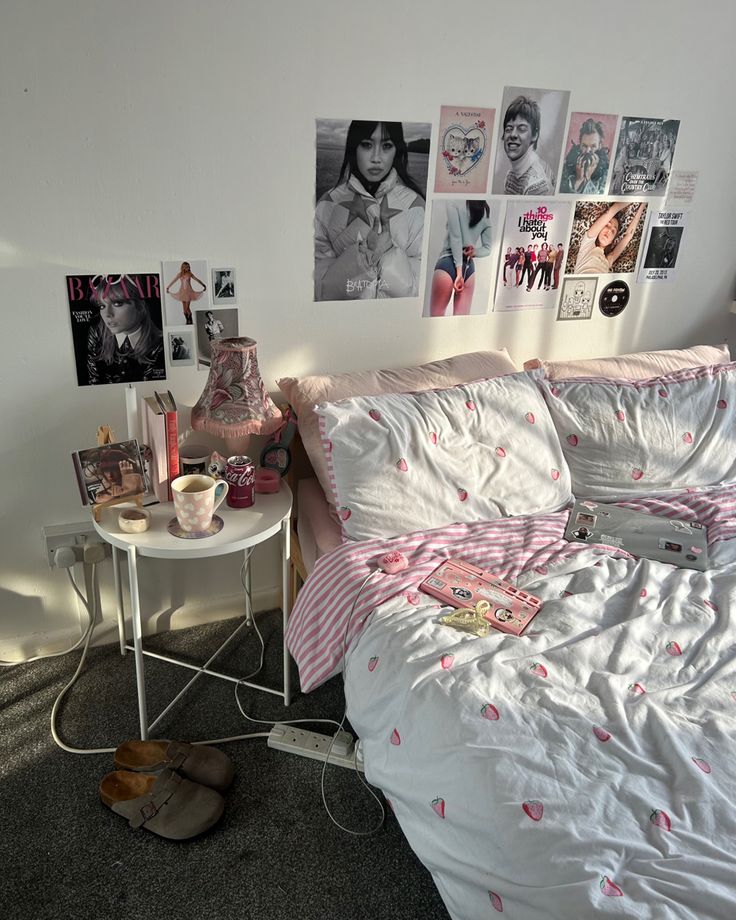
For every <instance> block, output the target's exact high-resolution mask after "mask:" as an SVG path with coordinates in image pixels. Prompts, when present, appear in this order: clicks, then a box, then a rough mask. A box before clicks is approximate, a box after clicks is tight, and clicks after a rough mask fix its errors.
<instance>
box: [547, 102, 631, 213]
mask: <svg viewBox="0 0 736 920" xmlns="http://www.w3.org/2000/svg"><path fill="white" fill-rule="evenodd" d="M617 124H618V115H601V114H599V113H595V112H571V113H570V124H569V126H568V129H567V146H566V148H565V159H564V160H563V162H562V176H561V178H560V194H562V195H604V194H605V192H606V186H607V185H608V172H609V166H610V159H611V148H612V147H613V141H614V138H615V136H616V126H617Z"/></svg>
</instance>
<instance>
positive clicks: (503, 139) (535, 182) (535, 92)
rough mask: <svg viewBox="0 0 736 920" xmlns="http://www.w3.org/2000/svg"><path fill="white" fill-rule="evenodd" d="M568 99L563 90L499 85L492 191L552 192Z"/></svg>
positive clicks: (557, 172)
mask: <svg viewBox="0 0 736 920" xmlns="http://www.w3.org/2000/svg"><path fill="white" fill-rule="evenodd" d="M569 102H570V93H569V92H568V91H567V90H557V89H528V88H524V87H520V86H507V87H505V89H504V91H503V103H502V105H501V108H500V110H499V116H500V118H499V120H498V131H499V134H500V137H499V142H498V145H497V146H496V162H495V165H494V168H493V183H492V191H493V194H494V195H535V196H539V197H544V196H546V195H554V193H555V189H556V187H557V179H558V177H559V168H560V156H561V152H562V144H563V138H564V136H565V122H566V120H567V108H568V105H569Z"/></svg>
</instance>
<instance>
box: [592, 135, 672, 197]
mask: <svg viewBox="0 0 736 920" xmlns="http://www.w3.org/2000/svg"><path fill="white" fill-rule="evenodd" d="M679 130H680V122H679V121H674V120H672V119H668V120H665V119H663V118H631V117H626V118H622V119H621V131H620V133H619V136H618V144H617V145H616V159H615V160H614V163H613V175H612V178H611V190H610V193H609V194H611V195H663V194H664V192H665V190H666V188H667V182H668V180H669V177H670V172H671V171H672V160H673V158H674V155H675V144H676V143H677V134H678V132H679Z"/></svg>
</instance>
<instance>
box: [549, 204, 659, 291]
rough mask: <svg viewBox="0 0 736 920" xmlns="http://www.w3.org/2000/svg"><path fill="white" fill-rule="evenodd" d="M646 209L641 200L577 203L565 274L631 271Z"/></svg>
mask: <svg viewBox="0 0 736 920" xmlns="http://www.w3.org/2000/svg"><path fill="white" fill-rule="evenodd" d="M646 212H647V204H646V202H644V201H578V202H576V204H575V219H574V221H573V224H572V232H571V234H570V243H569V246H568V254H567V264H566V266H565V274H566V275H607V274H611V273H612V272H616V273H619V272H633V271H634V269H635V268H636V259H637V256H638V255H639V245H640V243H641V236H642V230H643V228H644V218H645V216H646Z"/></svg>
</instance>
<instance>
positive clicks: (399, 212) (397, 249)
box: [314, 118, 432, 302]
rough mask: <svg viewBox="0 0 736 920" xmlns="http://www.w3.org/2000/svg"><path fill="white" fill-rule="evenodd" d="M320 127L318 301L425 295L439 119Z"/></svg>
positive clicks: (329, 122) (323, 123) (323, 122)
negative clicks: (430, 179) (428, 203)
mask: <svg viewBox="0 0 736 920" xmlns="http://www.w3.org/2000/svg"><path fill="white" fill-rule="evenodd" d="M316 127H317V162H316V177H315V178H316V199H315V200H316V202H317V204H316V207H315V213H314V299H315V301H318V302H319V301H324V300H376V299H378V298H381V299H383V298H392V297H417V296H418V294H419V278H420V277H421V263H422V233H423V231H424V206H425V205H424V202H425V198H426V194H427V172H428V168H429V147H430V138H431V133H432V126H431V125H430V124H426V123H424V122H407V121H404V122H401V121H345V120H340V119H334V118H324V119H319V120H318V121H317V125H316Z"/></svg>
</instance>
